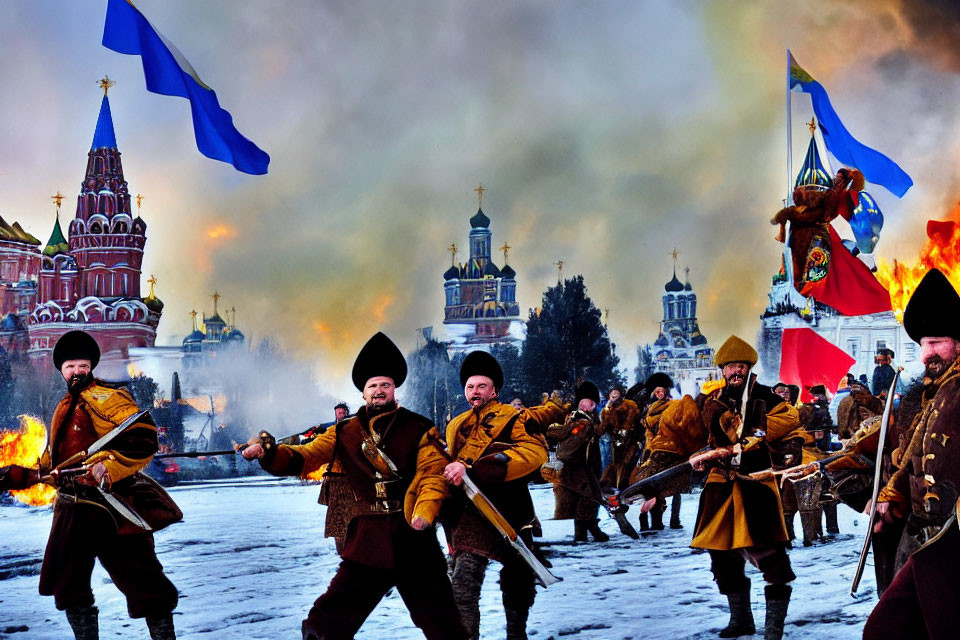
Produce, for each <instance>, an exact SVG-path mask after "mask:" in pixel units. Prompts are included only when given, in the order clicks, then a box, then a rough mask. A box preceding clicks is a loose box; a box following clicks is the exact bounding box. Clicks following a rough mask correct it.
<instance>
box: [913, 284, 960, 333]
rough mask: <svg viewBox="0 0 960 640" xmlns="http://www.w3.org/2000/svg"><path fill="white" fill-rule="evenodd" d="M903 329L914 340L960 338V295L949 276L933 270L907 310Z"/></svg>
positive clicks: (918, 289)
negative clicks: (941, 337) (944, 337)
mask: <svg viewBox="0 0 960 640" xmlns="http://www.w3.org/2000/svg"><path fill="white" fill-rule="evenodd" d="M903 328H904V329H906V330H907V335H909V336H910V339H911V340H913V341H914V342H917V343H919V342H920V339H921V338H924V337H928V338H929V337H940V336H948V337H950V338H954V339H956V340H960V296H958V295H957V290H956V289H954V288H953V285H952V284H950V281H949V280H947V277H946V276H945V275H943V273H941V272H940V271H939V270H938V269H930V271H928V272H927V275H925V276H923V280H921V281H920V284H919V285H917V289H916V291H914V292H913V295H912V296H910V302H908V303H907V308H906V309H904V311H903Z"/></svg>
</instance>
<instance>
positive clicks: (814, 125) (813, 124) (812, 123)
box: [807, 117, 817, 135]
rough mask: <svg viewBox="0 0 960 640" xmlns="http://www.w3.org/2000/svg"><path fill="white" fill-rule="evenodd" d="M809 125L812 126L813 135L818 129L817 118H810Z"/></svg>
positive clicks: (811, 133) (811, 132)
mask: <svg viewBox="0 0 960 640" xmlns="http://www.w3.org/2000/svg"><path fill="white" fill-rule="evenodd" d="M807 126H808V127H810V135H813V132H814V131H816V130H817V119H816V118H815V117H814V118H810V122H808V123H807Z"/></svg>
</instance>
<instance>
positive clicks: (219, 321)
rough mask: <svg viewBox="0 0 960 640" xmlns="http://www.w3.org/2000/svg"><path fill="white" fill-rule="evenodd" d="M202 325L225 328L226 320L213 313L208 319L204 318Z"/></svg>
mask: <svg viewBox="0 0 960 640" xmlns="http://www.w3.org/2000/svg"><path fill="white" fill-rule="evenodd" d="M203 324H206V325H211V324H219V325H223V326H227V322H226V320H224V319H223V318H221V317H220V314H219V313H214V314H213V315H212V316H210V317H209V318H204V319H203Z"/></svg>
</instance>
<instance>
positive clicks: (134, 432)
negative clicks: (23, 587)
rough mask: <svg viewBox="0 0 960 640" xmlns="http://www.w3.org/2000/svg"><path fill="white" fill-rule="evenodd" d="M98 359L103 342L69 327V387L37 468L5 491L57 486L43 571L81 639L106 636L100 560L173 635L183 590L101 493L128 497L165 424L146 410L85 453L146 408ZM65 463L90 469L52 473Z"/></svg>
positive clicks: (163, 634)
mask: <svg viewBox="0 0 960 640" xmlns="http://www.w3.org/2000/svg"><path fill="white" fill-rule="evenodd" d="M99 361H100V347H99V346H98V345H97V342H96V340H94V339H93V336H91V335H90V334H88V333H86V332H83V331H69V332H67V333H65V334H64V335H63V336H62V337H61V338H60V339H59V340H58V341H57V344H56V346H55V347H54V349H53V364H54V366H55V367H56V368H57V370H58V371H59V372H60V374H61V375H62V376H63V378H64V380H65V381H66V383H67V394H66V395H65V396H64V397H63V399H62V400H60V403H59V404H58V405H57V407H56V409H55V410H54V412H53V418H52V419H51V420H50V439H49V440H48V442H47V448H46V450H45V451H44V452H43V455H42V456H41V458H40V463H39V469H23V468H21V467H16V468H12V470H19V471H20V473H21V474H22V475H23V476H24V477H23V478H21V479H20V482H19V483H18V484H19V485H20V486H16V487H14V486H3V485H4V483H3V482H2V481H0V490H3V489H5V488H23V487H25V486H29V485H32V484H36V483H38V482H40V479H41V477H43V478H44V482H49V483H55V484H56V486H57V491H58V492H57V498H56V502H55V503H54V506H53V525H52V526H51V527H50V538H49V540H48V541H47V548H46V551H45V552H44V554H43V566H42V567H41V569H40V595H45V596H53V597H54V603H55V604H56V607H57V609H60V610H61V611H64V612H65V613H66V615H67V621H68V622H69V623H70V627H71V629H72V630H73V633H74V636H75V637H76V638H77V640H96V639H97V638H98V637H99V610H98V609H97V607H96V606H95V605H94V598H93V591H92V590H91V588H90V576H91V573H92V571H93V565H94V561H95V560H97V559H99V560H100V564H101V565H103V568H104V569H106V571H107V573H108V574H110V578H111V580H113V583H114V584H115V585H116V586H117V588H118V589H120V591H121V592H123V595H124V596H125V597H126V599H127V611H128V613H129V614H130V617H132V618H146V622H147V627H148V629H149V630H150V637H151V638H152V639H153V640H174V638H175V636H176V634H175V631H174V627H173V615H172V612H173V609H174V608H175V607H176V606H177V597H178V596H177V589H176V587H174V586H173V583H171V582H170V580H169V579H167V577H166V576H165V575H164V573H163V567H162V566H161V565H160V562H159V561H158V560H157V554H156V551H155V550H154V546H153V534H152V533H151V532H149V531H146V530H142V531H139V530H134V531H133V532H131V533H126V531H125V529H123V530H121V525H123V524H124V523H125V521H124V520H123V518H122V517H121V516H120V515H119V514H118V513H116V512H114V511H110V510H108V508H107V507H106V506H105V505H104V501H105V499H104V498H103V497H102V495H103V494H102V493H101V490H106V491H107V492H109V493H112V494H114V495H115V496H120V497H127V496H128V495H129V490H130V488H131V485H132V483H133V482H135V481H136V478H134V475H135V474H136V473H137V472H138V471H140V470H141V469H142V468H143V467H145V466H146V465H147V464H149V463H150V460H151V458H152V457H153V454H154V453H156V452H157V428H156V426H154V424H153V421H152V420H151V419H150V418H149V416H145V417H143V418H140V419H138V420H137V421H136V422H134V423H133V424H132V425H131V426H130V427H128V428H127V429H126V430H125V431H124V432H123V437H116V438H114V439H113V440H111V441H110V443H109V444H108V445H106V446H105V447H104V448H102V449H100V450H99V451H97V452H96V453H93V454H91V455H87V453H86V452H87V451H88V449H89V448H90V446H91V445H92V444H93V443H94V442H96V441H97V440H99V439H100V438H101V437H102V436H105V435H106V434H107V433H109V432H110V431H112V430H113V429H114V428H116V427H118V426H120V425H121V424H122V423H123V422H124V421H126V420H127V419H128V418H131V417H132V416H135V415H136V414H137V413H138V411H139V409H138V408H137V403H136V402H134V400H133V396H131V395H130V393H129V392H128V391H126V390H125V389H119V388H116V387H115V386H113V385H110V384H108V383H105V382H103V381H102V380H98V379H97V378H94V377H93V370H94V369H95V368H96V366H97V363H98V362H99ZM121 441H122V446H121ZM57 467H60V468H62V469H68V468H69V469H74V468H80V469H86V472H85V473H84V474H83V475H77V476H59V477H58V479H57V480H54V479H53V476H55V475H56V474H55V473H54V474H53V476H52V475H51V472H52V471H54V469H56V468H57ZM0 471H2V470H0ZM8 473H9V472H8ZM5 475H8V474H4V473H2V472H0V476H5ZM147 482H148V483H149V481H147ZM121 531H123V532H121Z"/></svg>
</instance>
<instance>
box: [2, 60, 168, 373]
mask: <svg viewBox="0 0 960 640" xmlns="http://www.w3.org/2000/svg"><path fill="white" fill-rule="evenodd" d="M101 86H102V87H103V88H104V96H103V101H102V103H101V105H100V115H99V117H98V119H97V126H96V130H95V132H94V136H93V144H92V145H91V148H90V151H89V153H88V154H87V165H86V170H85V172H84V178H83V181H82V183H81V186H80V194H79V195H78V197H77V207H76V215H75V217H74V218H73V220H72V221H71V222H70V224H69V226H68V235H65V234H64V233H63V228H62V226H61V224H60V204H61V201H62V200H63V196H61V195H60V194H59V192H58V193H57V195H56V196H54V201H55V202H56V204H57V217H56V220H55V222H54V225H53V231H52V233H51V234H50V240H49V241H48V242H47V244H46V245H45V246H44V247H43V248H42V249H41V248H40V246H39V245H40V242H39V241H37V240H36V238H33V237H32V236H30V235H29V234H27V233H26V232H25V231H23V229H22V228H21V227H20V226H19V225H18V224H16V223H15V224H14V225H12V226H8V225H6V223H3V224H2V225H0V292H2V296H0V305H2V306H0V313H2V314H3V317H2V321H0V329H6V328H8V327H9V329H10V330H9V331H0V344H2V345H3V346H4V347H5V348H7V349H8V350H12V351H14V352H20V351H22V350H23V349H24V348H26V349H27V350H28V353H29V355H30V356H31V357H41V356H44V355H47V354H49V353H50V352H51V351H52V350H53V346H54V345H55V344H56V342H57V340H58V339H59V338H60V336H61V335H63V334H64V333H66V332H67V331H71V330H73V329H82V330H84V331H87V332H89V333H91V334H92V335H93V336H94V337H95V338H96V339H97V342H98V343H99V344H100V348H101V350H102V351H103V352H104V353H106V352H110V351H115V350H118V351H120V352H121V353H124V354H125V353H126V352H127V350H128V349H129V348H130V347H152V346H154V343H155V341H156V331H157V325H158V323H159V322H160V316H161V313H162V311H163V302H161V301H160V300H159V299H158V298H157V297H156V295H154V292H153V284H155V283H156V280H155V279H152V278H151V287H150V293H149V295H147V296H146V297H142V296H141V292H140V276H141V265H142V263H143V252H144V247H145V244H146V239H147V238H146V230H147V224H146V222H144V220H143V218H141V217H140V215H139V200H140V198H139V196H138V197H137V198H136V200H137V209H138V212H137V215H136V216H134V215H133V212H132V210H131V197H130V193H129V191H128V188H127V182H126V180H125V178H124V175H123V167H122V165H121V162H120V151H119V149H118V148H117V141H116V136H115V134H114V129H113V118H112V116H111V113H110V102H109V100H108V98H107V94H106V90H107V89H108V88H109V87H110V86H112V83H111V82H110V81H109V79H108V78H104V80H103V81H101ZM11 236H12V237H11Z"/></svg>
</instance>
